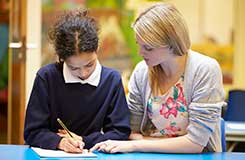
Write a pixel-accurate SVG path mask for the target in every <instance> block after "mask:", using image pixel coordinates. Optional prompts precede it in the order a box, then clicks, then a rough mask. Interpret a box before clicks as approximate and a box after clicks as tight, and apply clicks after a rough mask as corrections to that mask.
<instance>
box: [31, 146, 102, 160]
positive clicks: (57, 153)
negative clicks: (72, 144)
mask: <svg viewBox="0 0 245 160" xmlns="http://www.w3.org/2000/svg"><path fill="white" fill-rule="evenodd" d="M31 149H32V150H33V151H35V152H36V153H37V154H38V155H39V156H40V157H86V158H89V157H91V158H94V157H97V155H96V154H94V153H91V152H88V150H84V152H83V153H79V154H78V153H67V152H64V151H61V150H49V149H42V148H36V147H31Z"/></svg>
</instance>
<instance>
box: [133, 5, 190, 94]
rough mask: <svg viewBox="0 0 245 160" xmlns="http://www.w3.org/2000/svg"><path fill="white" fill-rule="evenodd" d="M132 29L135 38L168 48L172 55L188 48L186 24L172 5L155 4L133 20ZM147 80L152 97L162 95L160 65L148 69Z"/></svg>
mask: <svg viewBox="0 0 245 160" xmlns="http://www.w3.org/2000/svg"><path fill="white" fill-rule="evenodd" d="M133 29H134V31H135V33H136V35H137V36H139V37H140V39H142V40H143V41H144V42H145V43H146V44H148V45H150V46H151V47H155V48H156V47H160V46H169V47H170V48H171V49H172V50H173V54H175V55H177V56H182V55H184V54H187V52H188V50H189V48H190V38H189V32H188V28H187V25H186V22H185V20H184V18H183V16H182V15H181V13H180V12H179V11H178V10H177V9H176V7H175V6H174V5H172V4H168V3H157V4H155V5H153V6H151V7H149V8H148V9H146V10H145V11H144V12H142V13H141V14H140V15H139V17H138V18H137V19H136V20H135V22H134V24H133ZM149 79H150V85H151V89H152V92H153V95H159V94H163V93H164V91H162V90H161V87H160V86H162V84H163V83H164V79H165V73H164V70H163V69H162V67H161V66H160V65H157V66H154V67H149Z"/></svg>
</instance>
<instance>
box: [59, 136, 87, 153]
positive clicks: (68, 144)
mask: <svg viewBox="0 0 245 160" xmlns="http://www.w3.org/2000/svg"><path fill="white" fill-rule="evenodd" d="M83 147H84V142H83V141H82V140H81V139H76V138H70V137H63V138H62V139H61V141H60V143H59V145H58V148H59V149H61V150H63V151H65V152H69V153H82V152H83Z"/></svg>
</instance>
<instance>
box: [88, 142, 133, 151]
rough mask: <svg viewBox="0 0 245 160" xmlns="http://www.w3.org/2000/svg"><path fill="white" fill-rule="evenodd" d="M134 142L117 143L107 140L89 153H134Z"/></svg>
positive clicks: (95, 146)
mask: <svg viewBox="0 0 245 160" xmlns="http://www.w3.org/2000/svg"><path fill="white" fill-rule="evenodd" d="M133 149H134V146H133V142H132V141H116V140H107V141H104V142H100V143H97V144H96V145H94V146H93V147H92V148H91V149H90V150H89V151H90V152H92V151H94V150H97V151H100V152H106V153H117V152H120V153H123V152H133V151H134V150H133Z"/></svg>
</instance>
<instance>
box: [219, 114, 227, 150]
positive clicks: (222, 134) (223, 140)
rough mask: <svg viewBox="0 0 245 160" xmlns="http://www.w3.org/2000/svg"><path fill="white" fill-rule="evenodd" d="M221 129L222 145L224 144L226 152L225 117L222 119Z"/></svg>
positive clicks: (223, 147) (223, 148)
mask: <svg viewBox="0 0 245 160" xmlns="http://www.w3.org/2000/svg"><path fill="white" fill-rule="evenodd" d="M220 130H221V146H222V152H226V139H225V121H224V119H223V118H221V119H220Z"/></svg>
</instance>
